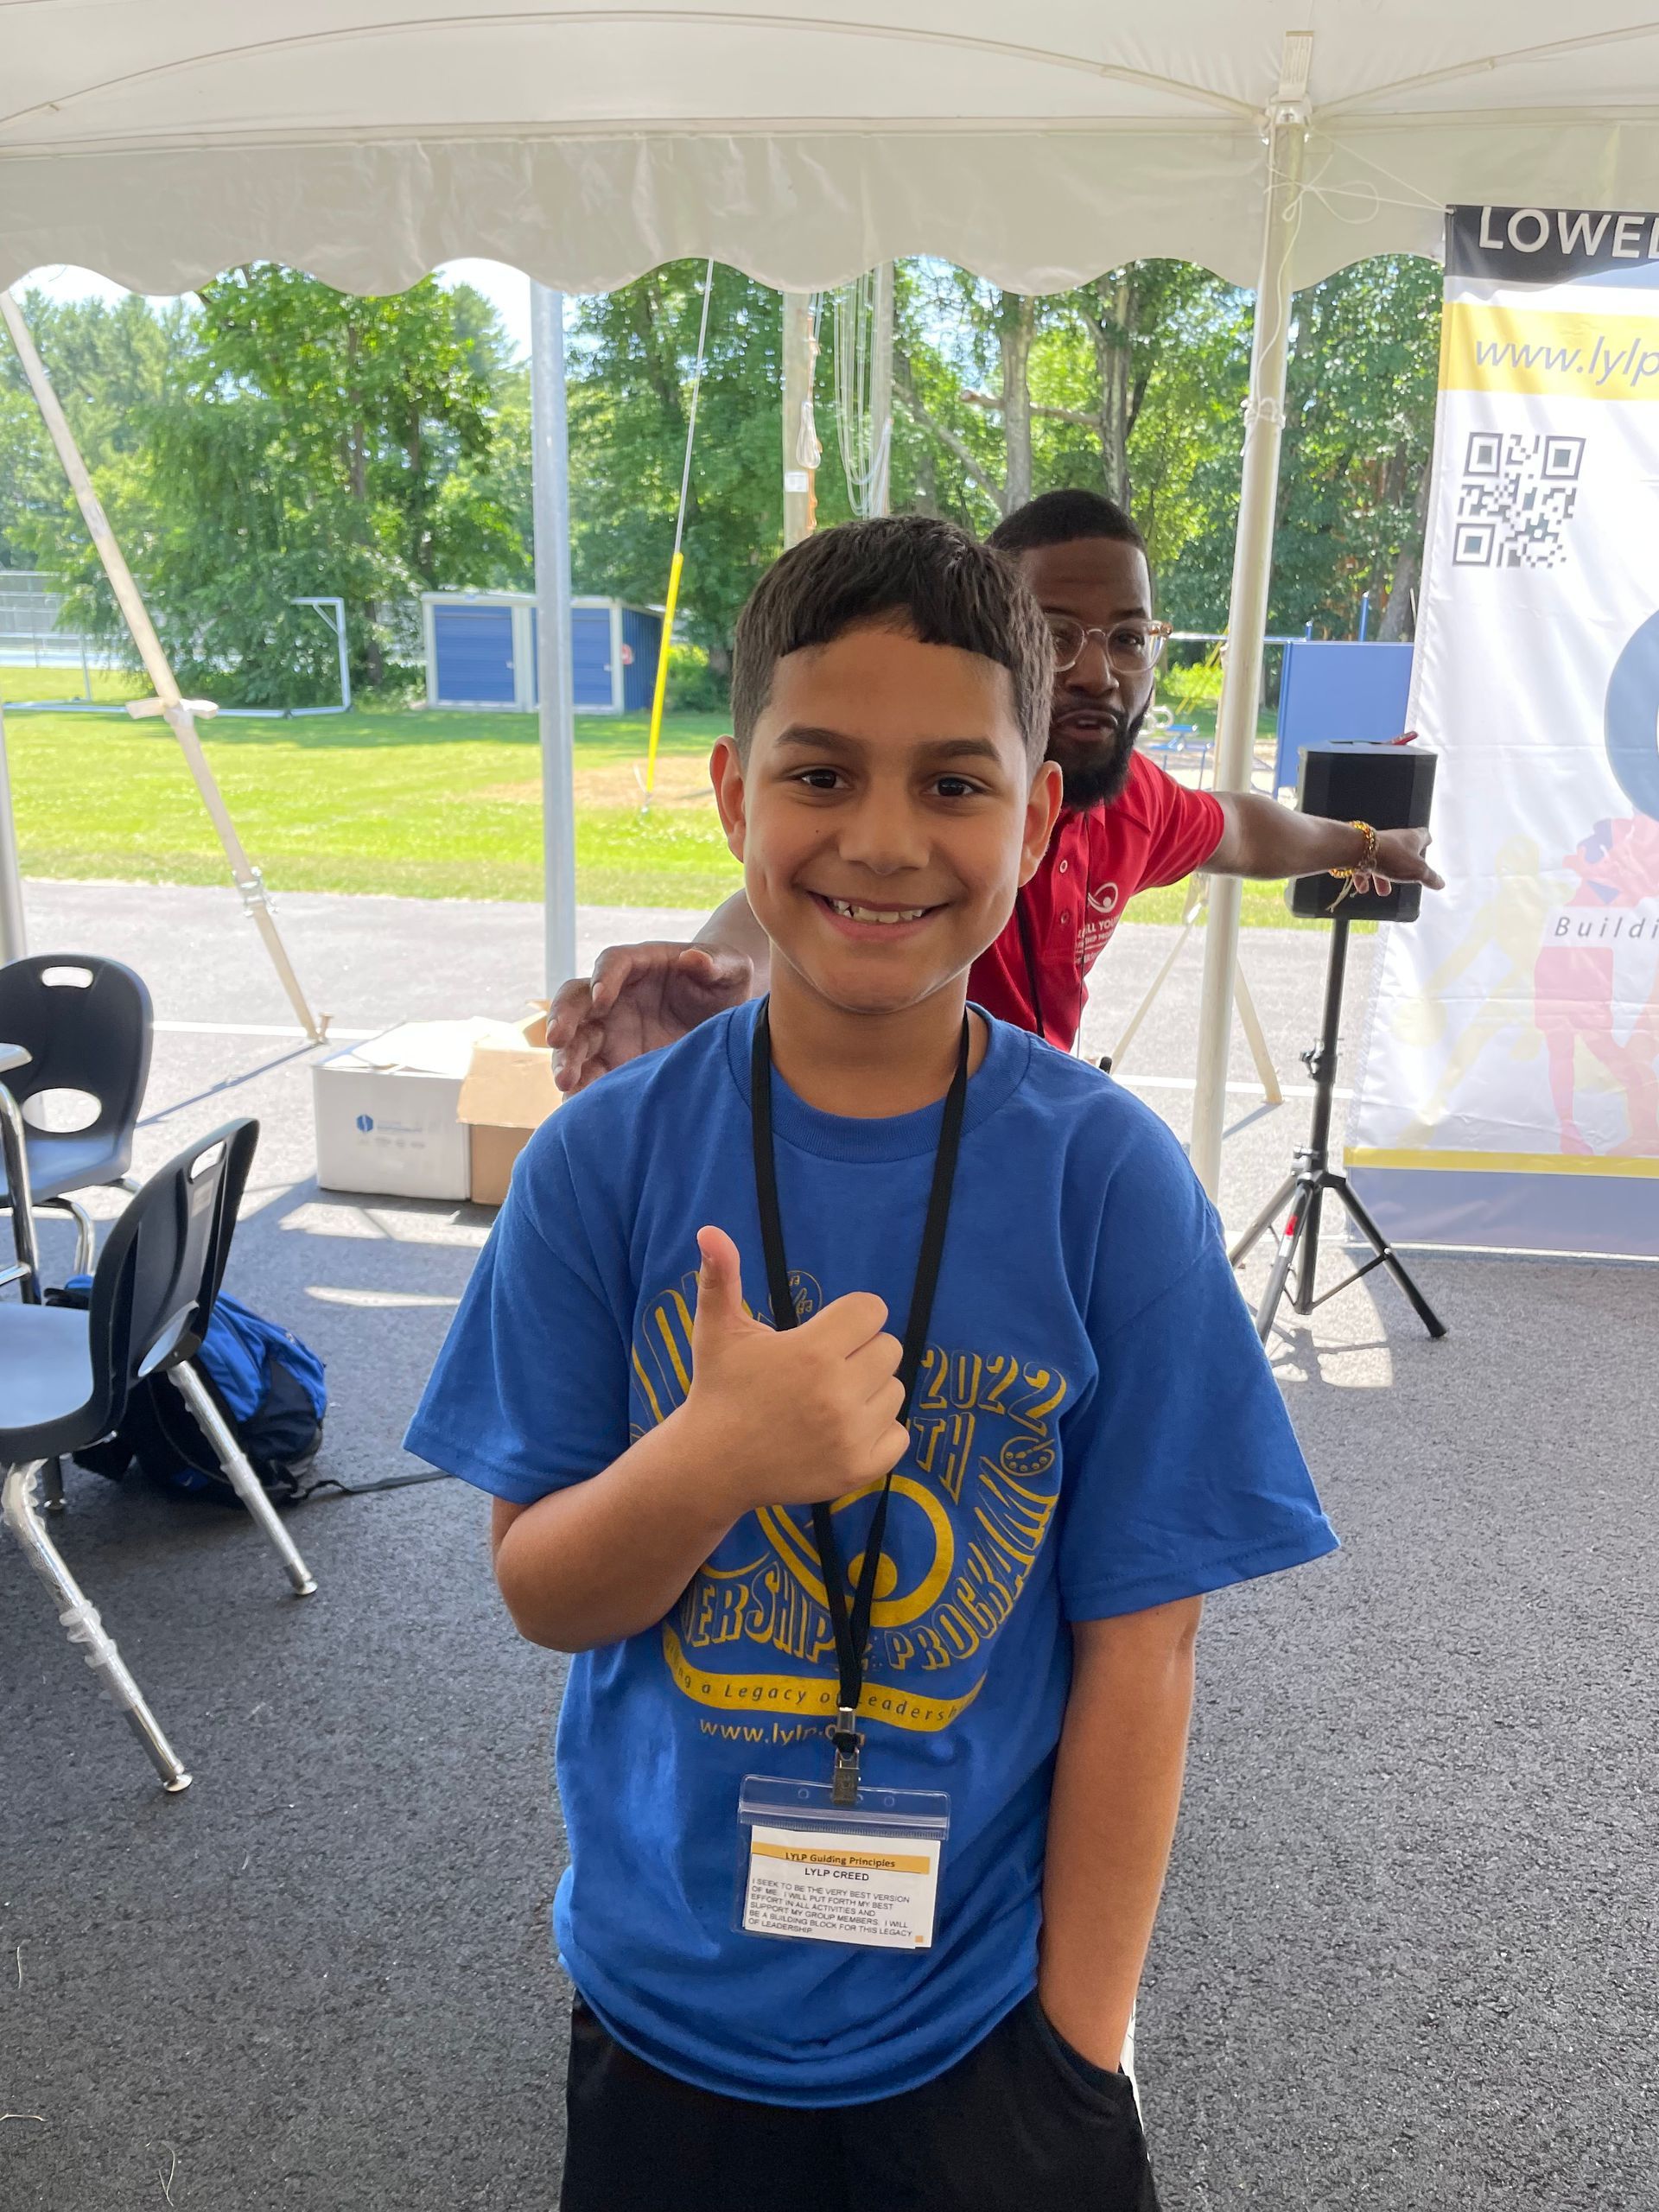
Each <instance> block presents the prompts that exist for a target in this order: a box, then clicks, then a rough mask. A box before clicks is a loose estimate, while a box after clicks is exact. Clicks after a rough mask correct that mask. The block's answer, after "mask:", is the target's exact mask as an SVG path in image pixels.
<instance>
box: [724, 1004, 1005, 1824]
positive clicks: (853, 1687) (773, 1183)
mask: <svg viewBox="0 0 1659 2212" xmlns="http://www.w3.org/2000/svg"><path fill="white" fill-rule="evenodd" d="M968 1038H969V1030H968V1017H967V1015H966V1014H964V1015H963V1020H962V1044H961V1046H960V1048H959V1049H958V1051H957V1071H956V1074H955V1075H954V1076H953V1077H951V1079H950V1090H949V1092H948V1093H947V1094H946V1096H945V1101H944V1119H943V1121H942V1122H940V1124H939V1145H938V1152H937V1153H936V1154H935V1155H934V1160H933V1185H932V1188H931V1191H930V1192H929V1193H928V1199H927V1220H926V1224H925V1227H924V1228H923V1230H922V1249H921V1250H920V1252H919V1253H918V1255H917V1260H916V1281H915V1287H913V1289H912V1292H911V1294H910V1313H909V1317H908V1319H906V1323H905V1344H904V1352H903V1355H902V1357H900V1359H899V1382H900V1383H902V1384H903V1385H904V1392H905V1402H904V1405H903V1407H902V1408H901V1409H900V1411H899V1421H900V1423H901V1424H903V1423H906V1422H907V1421H909V1419H910V1402H911V1398H912V1394H913V1393H914V1391H915V1388H916V1376H917V1370H918V1369H919V1368H920V1366H921V1363H922V1352H923V1350H924V1348H925V1345H926V1343H927V1324H928V1318H929V1316H930V1315H931V1313H932V1310H933V1293H934V1289H935V1287H937V1285H938V1280H939V1262H940V1260H941V1259H942V1257H943V1256H944V1230H945V1224H946V1222H947V1221H948V1220H949V1218H950V1186H951V1185H952V1183H953V1182H954V1181H955V1179H956V1173H957V1153H958V1152H959V1151H960V1150H961V1147H962V1117H963V1109H964V1108H965V1106H966V1104H967V1101H968ZM749 1106H750V1110H751V1114H752V1116H753V1122H754V1195H755V1198H756V1199H757V1201H758V1202H759V1205H760V1237H761V1242H762V1243H763V1244H764V1245H765V1247H766V1285H767V1288H768V1289H769V1291H770V1292H771V1294H772V1326H773V1327H774V1328H776V1329H792V1328H793V1327H794V1326H795V1325H796V1320H797V1315H796V1312H795V1300H794V1299H793V1298H792V1296H791V1294H790V1287H789V1262H788V1261H787V1260H786V1259H785V1256H784V1224H783V1217H782V1215H781V1214H780V1212H779V1206H778V1160H777V1153H776V1148H775V1147H774V1145H773V1142H772V1024H771V1022H770V1020H768V1019H767V1007H766V1003H765V1002H764V1001H763V1002H762V1005H761V1007H760V1013H759V1014H757V1015H756V1017H755V1023H754V1049H753V1053H752V1055H751V1058H750V1064H749ZM892 1494H893V1476H892V1473H891V1472H889V1473H888V1476H887V1480H886V1482H885V1483H883V1484H882V1485H881V1496H880V1501H879V1502H878V1503H877V1505H876V1509H875V1516H874V1520H873V1521H872V1522H871V1523H870V1533H869V1538H868V1541H867V1543H866V1544H865V1547H864V1565H863V1568H862V1570H861V1573H860V1575H859V1578H858V1586H857V1588H856V1589H855V1591H854V1592H853V1596H852V1604H851V1605H850V1607H849V1605H848V1600H847V1570H846V1568H845V1567H843V1566H842V1561H841V1552H840V1549H839V1548H838V1547H837V1545H836V1532H835V1527H834V1524H833V1522H832V1521H831V1518H830V1514H829V1505H828V1504H827V1503H824V1504H822V1505H815V1506H814V1507H813V1508H812V1533H813V1535H814V1536H815V1538H816V1539H817V1547H818V1565H819V1567H820V1568H821V1569H822V1571H823V1594H824V1602H825V1605H826V1606H827V1608H828V1611H829V1621H830V1625H831V1626H832V1627H833V1629H834V1630H835V1634H836V1668H837V1671H838V1673H839V1675H840V1688H839V1691H838V1694H837V1705H838V1710H837V1712H836V1725H835V1726H834V1727H833V1728H832V1729H831V1730H830V1731H829V1739H830V1741H831V1742H832V1743H833V1744H834V1745H835V1747H836V1766H835V1786H834V1793H833V1795H834V1802H836V1804H837V1805H854V1804H856V1803H857V1802H858V1755H859V1752H860V1751H861V1748H862V1746H863V1742H864V1738H863V1737H862V1736H861V1734H860V1733H859V1730H858V1701H859V1699H860V1697H861V1695H862V1694H863V1689H864V1652H865V1647H866V1645H867V1644H868V1641H869V1634H870V1609H871V1606H872V1605H873V1604H874V1599H875V1577H876V1572H877V1569H878V1567H880V1560H881V1539H882V1537H883V1536H884V1535H886V1533H887V1500H888V1498H889V1497H891V1496H892Z"/></svg>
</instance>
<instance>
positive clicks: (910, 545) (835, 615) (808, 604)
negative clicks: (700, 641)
mask: <svg viewBox="0 0 1659 2212" xmlns="http://www.w3.org/2000/svg"><path fill="white" fill-rule="evenodd" d="M857 629H889V630H896V631H900V632H908V633H909V634H910V635H911V636H912V637H914V638H915V639H917V640H918V643H920V644H922V645H954V646H956V647H957V649H958V650H959V651H960V652H969V653H978V654H980V655H981V656H982V658H984V659H986V660H994V661H995V662H996V663H997V664H999V666H1001V667H1002V668H1006V669H1007V671H1008V674H1009V677H1011V678H1012V680H1013V683H1014V712H1015V715H1017V717H1018V719H1019V723H1020V732H1021V734H1022V735H1023V736H1024V738H1025V741H1026V752H1027V757H1028V758H1029V760H1030V761H1031V765H1032V766H1033V769H1035V767H1036V766H1037V763H1038V762H1039V760H1041V759H1042V757H1043V754H1044V753H1045V751H1046V748H1047V745H1048V721H1049V710H1050V706H1051V702H1052V695H1053V689H1054V647H1053V645H1052V641H1051V639H1050V638H1049V632H1048V625H1047V624H1046V622H1045V621H1044V620H1043V614H1042V609H1041V608H1040V607H1039V606H1038V604H1037V602H1036V601H1035V600H1034V599H1033V597H1032V595H1031V593H1030V592H1029V591H1028V590H1027V588H1026V586H1025V584H1024V583H1023V582H1021V580H1020V575H1019V572H1018V570H1017V569H1015V568H1014V563H1012V562H1011V561H1009V560H1007V559H1005V558H1004V557H1003V556H1002V555H1001V554H1000V553H995V552H992V551H991V550H988V548H987V547H985V546H983V545H981V544H978V543H976V541H975V540H974V539H973V538H971V537H969V535H968V533H967V531H963V530H958V529H957V526H956V524H954V523H950V522H942V521H939V520H938V519H937V518H935V517H933V516H931V515H882V516H879V517H876V518H874V519H873V520H871V521H868V522H844V523H840V524H836V527H835V528H834V529H833V530H821V531H817V533H816V534H815V535H814V536H813V537H805V538H803V539H802V540H801V542H800V543H799V544H798V545H791V547H790V549H789V550H788V551H787V552H786V553H785V554H784V555H782V556H781V557H780V558H779V559H778V560H776V561H774V562H773V563H772V566H771V568H770V569H767V571H766V575H764V576H762V578H761V579H760V582H759V583H758V584H757V585H756V586H755V588H754V589H753V592H752V593H751V594H749V599H748V603H747V606H746V607H744V609H743V612H742V613H741V614H740V615H739V616H738V618H737V632H736V635H735V637H734V639H733V644H732V729H733V734H734V736H735V738H736V740H737V749H738V753H739V755H740V757H741V758H742V759H745V760H747V757H748V751H749V745H750V742H751V741H752V739H753V735H754V726H755V723H756V722H757V721H759V720H760V715H761V713H762V711H763V710H764V709H765V707H766V700H767V696H768V695H769V694H770V692H771V690H772V670H773V669H774V668H775V667H776V666H777V664H778V663H779V661H780V660H782V659H783V658H784V656H785V654H786V653H795V652H804V651H806V650H807V649H808V648H809V647H810V646H813V645H832V644H833V643H834V642H835V640H836V639H837V638H841V637H844V636H845V635H846V633H847V632H848V631H849V630H857Z"/></svg>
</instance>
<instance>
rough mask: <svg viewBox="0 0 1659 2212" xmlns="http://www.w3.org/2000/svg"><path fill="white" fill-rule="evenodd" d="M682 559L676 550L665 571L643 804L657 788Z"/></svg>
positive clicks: (649, 801) (683, 564) (683, 558)
mask: <svg viewBox="0 0 1659 2212" xmlns="http://www.w3.org/2000/svg"><path fill="white" fill-rule="evenodd" d="M684 566H685V556H684V554H683V553H682V552H681V551H680V550H679V548H678V547H677V546H676V547H675V549H674V558H673V559H672V561H671V562H670V563H669V569H668V598H667V600H666V601H664V606H663V637H662V643H661V644H660V645H658V648H657V688H656V690H654V691H653V692H652V695H651V739H650V742H649V744H648V746H647V747H646V751H645V804H646V805H647V806H649V805H650V804H651V795H652V791H654V790H655V789H656V787H657V741H658V738H659V737H660V736H661V735H662V734H663V698H664V694H665V693H666V691H667V690H668V648H669V645H670V642H671V639H672V638H673V635H674V607H675V602H676V601H677V600H678V598H679V595H680V570H681V569H683V567H684Z"/></svg>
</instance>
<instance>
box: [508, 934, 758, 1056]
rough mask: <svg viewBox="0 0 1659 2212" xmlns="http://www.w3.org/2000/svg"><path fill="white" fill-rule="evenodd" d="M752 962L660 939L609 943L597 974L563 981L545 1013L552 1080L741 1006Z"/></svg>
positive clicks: (672, 1037) (650, 1047) (654, 1044)
mask: <svg viewBox="0 0 1659 2212" xmlns="http://www.w3.org/2000/svg"><path fill="white" fill-rule="evenodd" d="M753 976H754V965H753V962H752V961H751V960H750V959H749V958H748V957H747V955H746V954H744V953H741V952H729V951H725V950H717V949H715V948H713V947H710V946H707V945H701V944H676V943H672V942H668V941H659V942H658V943H654V944H613V945H611V946H609V947H608V948H607V950H605V951H603V952H601V954H600V956H599V958H598V959H597V960H596V961H595V962H594V972H593V974H592V976H590V977H588V978H587V979H586V980H585V981H584V980H583V979H582V978H580V977H578V978H575V979H574V980H573V981H572V982H568V983H566V984H565V985H564V986H563V988H562V989H561V990H560V992H559V994H558V995H557V997H556V999H555V1000H554V1001H553V1004H552V1006H551V1007H550V1010H549V1013H548V1017H547V1041H548V1043H549V1045H550V1046H551V1047H552V1049H553V1051H554V1052H555V1053H556V1056H557V1057H556V1058H555V1060H554V1063H553V1079H554V1081H555V1082H556V1084H558V1086H559V1089H560V1090H564V1091H577V1090H586V1088H587V1087H588V1084H590V1083H594V1082H596V1081H597V1080H598V1078H599V1077H601V1076H602V1075H606V1074H608V1072H609V1071H610V1070H611V1069H612V1068H618V1067H620V1066H621V1065H623V1063H624V1062H625V1061H626V1060H633V1059H638V1058H639V1055H640V1054H641V1053H642V1052H656V1051H657V1050H658V1047H659V1046H663V1045H671V1044H673V1043H675V1042H676V1040H677V1039H679V1038H681V1037H683V1036H685V1035H686V1034H687V1033H688V1032H689V1031H690V1030H693V1029H695V1028H696V1027H697V1025H698V1023H699V1022H702V1021H707V1020H709V1018H710V1016H711V1015H714V1014H723V1013H725V1012H726V1010H727V1009H728V1007H734V1006H741V1004H742V1003H743V1001H744V1000H745V999H747V997H748V995H749V991H750V987H751V984H752V982H753Z"/></svg>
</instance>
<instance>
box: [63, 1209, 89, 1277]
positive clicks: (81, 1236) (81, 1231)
mask: <svg viewBox="0 0 1659 2212" xmlns="http://www.w3.org/2000/svg"><path fill="white" fill-rule="evenodd" d="M57 1203H58V1204H59V1205H60V1206H61V1207H62V1208H63V1210H64V1211H65V1212H66V1213H67V1215H69V1217H71V1219H72V1220H73V1223H74V1224H75V1273H76V1274H78V1275H89V1274H91V1273H92V1262H93V1260H94V1259H95V1258H96V1257H97V1255H98V1231H97V1230H95V1229H94V1228H93V1226H92V1216H91V1214H89V1213H88V1212H87V1211H86V1207H85V1206H84V1205H82V1204H81V1203H80V1200H79V1198H60V1199H59V1200H58V1202H57Z"/></svg>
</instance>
